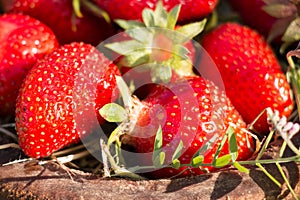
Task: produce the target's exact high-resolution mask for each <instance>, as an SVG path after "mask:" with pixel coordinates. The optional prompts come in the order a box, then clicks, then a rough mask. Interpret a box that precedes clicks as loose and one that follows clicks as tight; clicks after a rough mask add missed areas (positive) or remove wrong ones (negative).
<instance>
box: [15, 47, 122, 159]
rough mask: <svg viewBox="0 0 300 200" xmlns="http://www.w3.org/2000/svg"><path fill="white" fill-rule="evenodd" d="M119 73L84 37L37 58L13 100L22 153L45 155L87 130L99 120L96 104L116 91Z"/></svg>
mask: <svg viewBox="0 0 300 200" xmlns="http://www.w3.org/2000/svg"><path fill="white" fill-rule="evenodd" d="M118 74H119V72H118V69H117V67H116V66H115V65H114V64H113V63H112V62H111V61H110V60H108V59H107V58H106V57H105V56H104V55H103V54H102V53H100V52H98V50H97V49H96V48H94V47H93V46H91V45H88V44H84V43H71V44H67V45H64V46H62V47H60V48H58V49H56V50H55V51H53V52H52V53H51V54H49V55H48V56H47V57H45V59H43V60H40V61H38V62H37V64H36V65H35V66H34V67H33V68H32V70H31V71H30V72H29V74H28V75H27V77H26V79H25V81H24V83H23V86H22V88H21V90H20V94H19V96H18V99H17V105H16V107H17V108H16V130H17V132H18V136H19V145H20V147H21V148H22V149H23V151H24V152H25V154H26V155H28V156H31V157H34V158H41V157H45V156H49V155H51V154H52V153H53V152H54V151H57V150H59V149H61V148H63V147H65V146H67V145H70V144H73V143H77V142H78V141H80V138H81V137H84V136H86V135H88V134H89V133H90V132H91V131H92V130H93V129H94V128H95V127H97V126H98V120H97V117H98V116H99V119H100V115H99V114H98V112H96V110H98V109H99V108H101V107H102V106H103V105H104V104H106V103H108V102H111V101H113V100H114V99H115V98H116V96H117V93H116V92H115V91H114V87H115V84H116V81H115V75H118ZM96 115H97V117H96ZM94 119H96V120H94Z"/></svg>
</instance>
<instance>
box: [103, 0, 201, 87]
mask: <svg viewBox="0 0 300 200" xmlns="http://www.w3.org/2000/svg"><path fill="white" fill-rule="evenodd" d="M179 12H180V5H178V6H175V7H174V8H173V9H171V10H170V11H169V12H167V11H166V9H165V8H164V6H163V4H162V2H161V1H159V2H158V4H157V6H156V9H155V10H151V9H148V8H146V9H144V10H143V12H142V16H143V22H140V21H136V20H128V21H126V20H121V19H118V20H115V22H116V23H117V24H118V25H119V26H120V27H121V28H123V29H124V30H125V33H126V34H127V35H128V36H130V38H131V39H128V40H125V41H118V42H113V43H110V44H106V45H105V47H106V48H108V49H111V50H113V51H115V52H117V53H118V54H120V55H123V56H124V57H123V58H122V59H121V60H120V61H119V64H121V65H122V66H126V67H136V66H138V65H142V64H147V65H149V64H151V66H150V67H151V69H155V70H153V71H154V72H153V74H152V78H153V79H154V80H163V81H169V80H170V78H171V74H172V70H174V71H175V73H177V74H178V75H180V76H186V75H192V74H193V70H192V68H193V67H192V66H193V63H192V61H191V60H190V59H189V57H188V53H189V50H188V49H187V48H186V47H185V46H184V44H185V43H187V42H188V41H191V39H192V38H193V37H195V36H196V35H198V34H199V33H200V32H202V30H203V29H204V26H205V24H206V19H204V20H202V21H200V22H194V23H190V24H187V25H184V26H181V27H176V22H177V19H178V15H179ZM122 66H121V67H122ZM158 68H159V69H158Z"/></svg>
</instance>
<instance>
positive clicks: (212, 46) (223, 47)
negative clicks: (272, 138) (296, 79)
mask: <svg viewBox="0 0 300 200" xmlns="http://www.w3.org/2000/svg"><path fill="white" fill-rule="evenodd" d="M202 45H203V47H204V48H205V49H206V50H207V52H208V53H209V54H210V55H211V57H212V59H213V60H214V62H215V64H216V65H217V67H218V69H219V71H220V74H221V76H222V79H223V81H224V85H225V88H226V94H227V96H228V97H229V98H230V99H231V101H232V103H233V105H234V106H235V108H236V109H237V110H238V111H239V112H240V114H241V115H242V116H243V119H244V120H245V122H246V123H248V124H249V123H251V122H253V120H255V119H256V117H257V116H258V115H259V114H260V113H261V112H262V111H263V110H264V109H265V108H267V107H270V108H272V109H276V110H278V111H279V112H280V114H281V115H284V116H289V114H290V113H291V111H292V109H293V101H292V98H291V91H290V87H289V84H288V82H287V80H286V77H285V75H284V73H283V72H282V71H281V69H280V65H279V63H278V61H277V59H276V56H275V55H274V53H273V51H272V49H271V48H270V46H269V45H268V44H267V43H266V41H265V39H264V38H263V37H262V36H261V35H260V34H258V33H257V32H256V31H254V30H252V29H250V28H248V27H245V26H242V25H239V24H236V23H226V24H223V25H220V26H219V27H218V28H216V29H215V30H213V31H212V32H210V33H208V34H207V35H206V36H204V38H203V40H202ZM202 65H203V63H202ZM202 65H199V68H201V66H202ZM255 128H256V130H257V131H258V132H261V133H266V132H268V124H267V119H266V115H264V117H262V118H260V120H259V121H258V122H257V123H256V126H255Z"/></svg>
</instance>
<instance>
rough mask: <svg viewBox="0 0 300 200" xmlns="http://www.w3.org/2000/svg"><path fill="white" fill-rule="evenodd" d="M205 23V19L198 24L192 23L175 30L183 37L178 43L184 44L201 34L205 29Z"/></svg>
mask: <svg viewBox="0 0 300 200" xmlns="http://www.w3.org/2000/svg"><path fill="white" fill-rule="evenodd" d="M206 21H207V20H206V19H203V20H202V21H200V22H193V23H190V24H187V25H184V26H181V27H180V28H178V29H176V31H178V32H179V33H181V34H182V35H183V36H184V37H182V40H181V41H180V42H178V43H185V42H187V41H189V40H191V39H192V38H194V37H195V36H196V35H198V34H199V33H201V32H202V31H203V29H204V27H205V24H206Z"/></svg>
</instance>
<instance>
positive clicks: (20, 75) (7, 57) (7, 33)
mask: <svg viewBox="0 0 300 200" xmlns="http://www.w3.org/2000/svg"><path fill="white" fill-rule="evenodd" d="M57 47H58V42H57V39H56V37H55V35H54V33H53V32H52V31H51V30H50V29H49V28H48V27H47V26H46V25H44V24H42V23H41V22H40V21H38V20H36V19H33V18H31V17H29V16H26V15H20V14H5V15H2V16H0V105H1V112H0V117H5V116H6V117H7V116H13V113H14V110H15V103H16V98H17V96H18V91H19V89H20V87H21V84H22V81H23V79H24V78H25V76H26V74H27V72H28V70H30V68H31V67H32V66H33V65H34V63H35V62H36V61H37V60H38V59H40V58H42V57H44V55H46V54H48V53H50V52H52V51H53V50H54V49H55V48H57Z"/></svg>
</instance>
